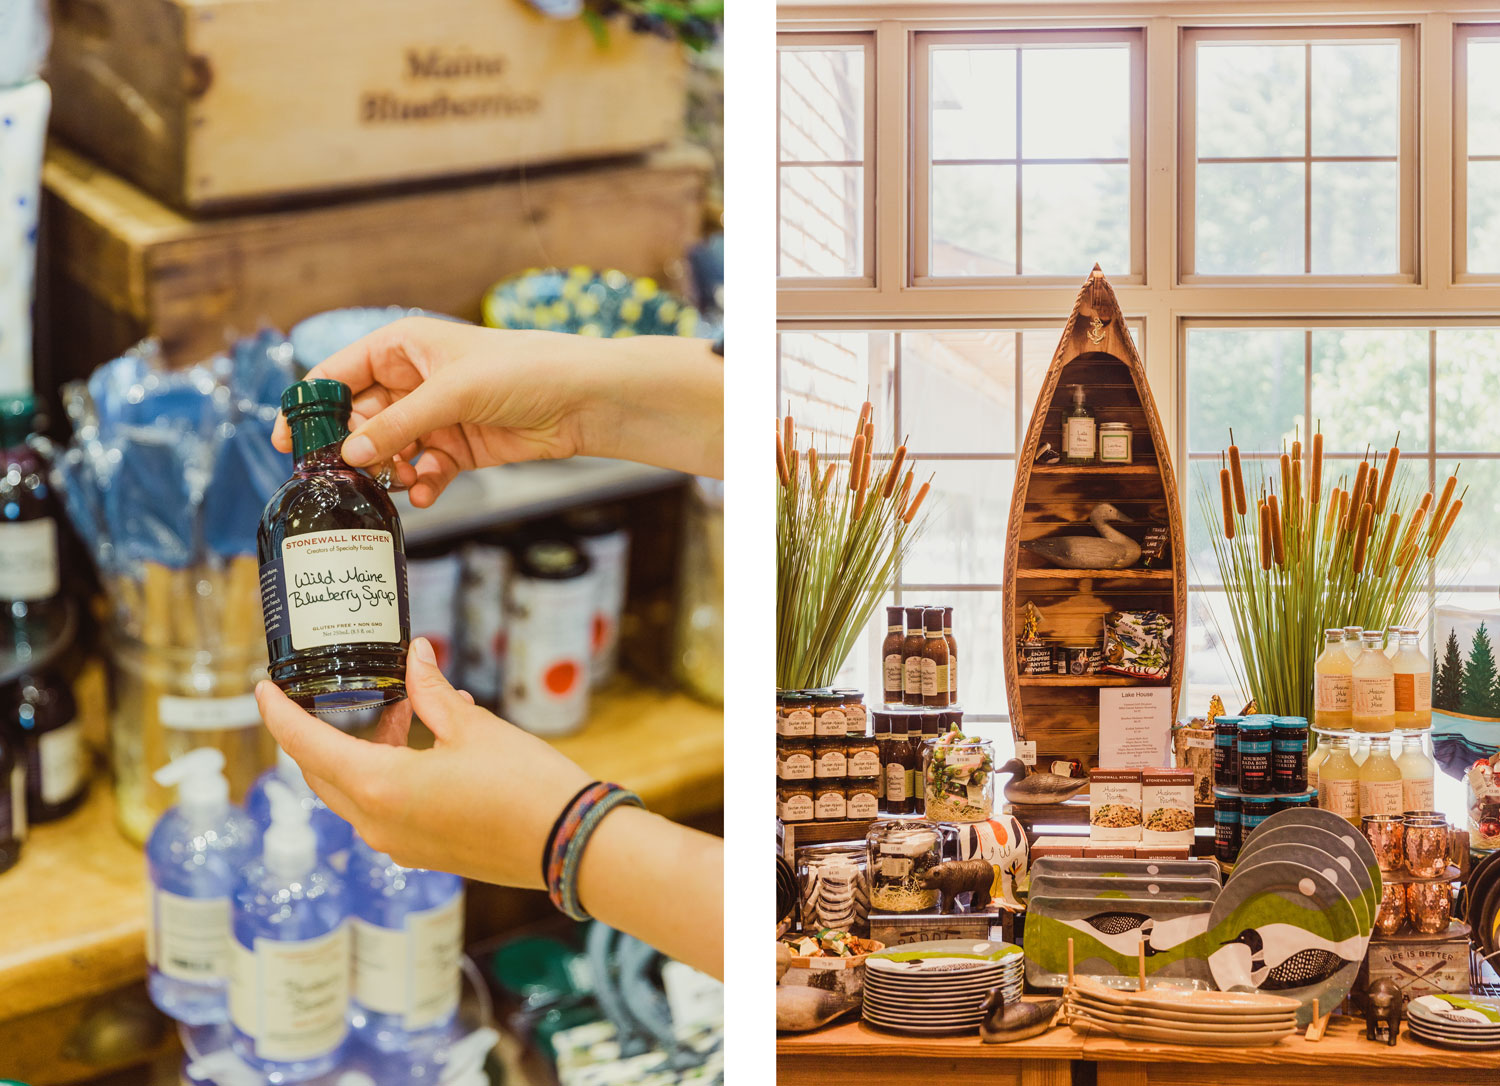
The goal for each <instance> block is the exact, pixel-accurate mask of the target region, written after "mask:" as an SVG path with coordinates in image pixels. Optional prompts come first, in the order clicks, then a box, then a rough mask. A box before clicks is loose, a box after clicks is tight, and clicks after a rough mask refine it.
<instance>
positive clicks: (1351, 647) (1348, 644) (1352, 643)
mask: <svg viewBox="0 0 1500 1086" xmlns="http://www.w3.org/2000/svg"><path fill="white" fill-rule="evenodd" d="M1364 632H1365V631H1364V627H1362V626H1345V627H1344V651H1345V652H1347V653H1348V654H1349V659H1351V660H1355V659H1358V658H1359V654H1360V653H1361V652H1363V651H1364V648H1363V646H1362V645H1361V644H1360V640H1359V637H1360V634H1362V633H1364Z"/></svg>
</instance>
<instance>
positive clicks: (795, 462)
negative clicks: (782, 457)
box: [786, 449, 801, 490]
mask: <svg viewBox="0 0 1500 1086" xmlns="http://www.w3.org/2000/svg"><path fill="white" fill-rule="evenodd" d="M800 455H801V454H800V453H799V452H798V451H797V450H796V449H793V450H792V458H791V460H789V461H788V462H787V465H786V470H787V474H788V475H790V476H791V477H792V481H791V484H790V486H791V488H792V489H793V490H796V489H797V469H798V467H800V466H801V462H800V460H799V459H798V457H799V456H800Z"/></svg>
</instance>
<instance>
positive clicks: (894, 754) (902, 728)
mask: <svg viewBox="0 0 1500 1086" xmlns="http://www.w3.org/2000/svg"><path fill="white" fill-rule="evenodd" d="M885 715H886V716H887V717H888V718H889V725H888V726H889V728H890V739H889V742H887V744H886V748H885V754H884V755H883V757H884V758H885V810H886V813H887V814H893V815H899V814H910V813H911V803H910V797H911V792H910V791H908V789H907V787H906V785H907V779H906V778H907V772H906V771H907V764H908V762H909V761H910V758H909V756H908V754H907V750H908V748H909V747H910V746H911V735H910V734H909V733H910V729H911V725H910V723H909V722H908V717H909V716H910V714H909V713H907V712H906V711H905V710H902V711H899V712H893V713H887V714H885Z"/></svg>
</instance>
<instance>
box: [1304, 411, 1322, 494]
mask: <svg viewBox="0 0 1500 1086" xmlns="http://www.w3.org/2000/svg"><path fill="white" fill-rule="evenodd" d="M1322 485H1323V431H1321V430H1319V431H1318V432H1317V433H1316V434H1313V440H1312V464H1311V470H1309V472H1308V475H1307V500H1308V501H1309V502H1310V503H1311V504H1313V505H1317V504H1318V502H1320V501H1322V500H1323V494H1322V490H1321V488H1322Z"/></svg>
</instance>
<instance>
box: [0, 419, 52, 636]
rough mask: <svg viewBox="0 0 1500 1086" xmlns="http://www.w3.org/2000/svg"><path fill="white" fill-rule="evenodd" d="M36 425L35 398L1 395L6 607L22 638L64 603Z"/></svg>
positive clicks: (1, 594)
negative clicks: (34, 440)
mask: <svg viewBox="0 0 1500 1086" xmlns="http://www.w3.org/2000/svg"><path fill="white" fill-rule="evenodd" d="M35 425H36V400H35V398H33V397H32V396H30V395H25V396H8V397H5V398H3V399H0V605H3V606H4V607H5V610H6V613H7V615H8V618H9V621H10V622H11V623H12V624H14V625H15V626H16V627H17V628H18V629H17V634H16V636H17V637H18V639H21V640H29V639H30V638H29V636H28V635H27V633H26V631H25V627H28V626H30V625H31V624H32V623H33V622H35V621H36V620H39V619H40V618H41V617H42V615H43V614H44V613H45V612H47V611H49V610H52V609H55V608H59V607H61V605H62V600H61V580H60V577H59V573H58V566H59V562H58V547H59V537H58V527H57V525H58V508H57V499H56V496H55V495H54V494H53V491H52V487H51V486H50V485H49V483H48V481H47V467H46V465H45V464H44V463H43V462H42V458H41V456H40V455H39V454H38V453H37V451H36V449H34V448H33V447H32V445H31V437H32V431H33V429H34V428H35Z"/></svg>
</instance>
